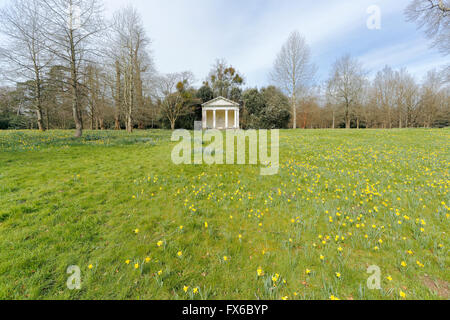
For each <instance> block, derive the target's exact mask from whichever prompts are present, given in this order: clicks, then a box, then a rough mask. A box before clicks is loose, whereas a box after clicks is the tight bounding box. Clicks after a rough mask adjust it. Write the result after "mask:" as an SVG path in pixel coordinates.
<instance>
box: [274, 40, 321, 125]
mask: <svg viewBox="0 0 450 320" xmlns="http://www.w3.org/2000/svg"><path fill="white" fill-rule="evenodd" d="M315 72H316V68H315V66H314V65H313V64H312V63H311V49H310V48H309V46H308V44H307V43H306V40H305V38H304V37H303V36H301V35H300V33H299V32H298V31H294V32H292V33H291V35H290V36H289V38H288V40H287V41H286V42H285V44H284V45H283V47H282V48H281V51H280V52H279V53H278V56H277V58H276V60H275V63H274V66H273V71H272V73H271V74H270V77H271V79H272V81H273V82H274V83H275V84H277V85H278V86H279V87H280V88H281V89H282V90H283V91H284V92H285V93H286V94H287V95H289V97H290V99H291V105H292V118H293V128H294V129H296V128H297V102H298V98H300V96H301V95H302V92H304V91H305V89H306V88H307V86H308V85H309V83H310V81H311V80H312V79H313V77H314V74H315Z"/></svg>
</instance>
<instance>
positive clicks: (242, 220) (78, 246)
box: [0, 130, 450, 299]
mask: <svg viewBox="0 0 450 320" xmlns="http://www.w3.org/2000/svg"><path fill="white" fill-rule="evenodd" d="M70 136H71V132H60V131H56V132H50V133H45V134H40V133H36V132H33V133H31V132H0V148H1V151H0V298H2V299H10V298H18V299H31V298H33V299H92V298H96V299H124V298H125V299H184V298H199V299H201V298H203V299H257V298H262V299H279V298H282V297H289V298H290V299H295V298H298V299H303V298H304V299H328V298H329V297H330V296H331V295H334V296H337V297H339V298H341V299H398V298H400V292H404V293H406V295H407V298H419V299H430V298H448V296H446V292H445V287H446V286H447V287H448V282H450V274H449V272H448V267H449V257H448V247H449V245H450V243H449V239H448V232H449V227H448V226H449V219H448V214H449V209H448V206H449V205H450V203H449V202H450V201H449V195H448V186H449V176H450V175H449V167H450V162H449V161H450V159H449V151H448V150H449V147H450V143H449V141H450V140H449V137H450V131H448V130H441V131H430V130H403V131H402V130H394V131H351V132H347V131H297V132H293V131H283V132H282V134H281V163H282V168H281V172H280V175H277V176H272V177H262V176H260V175H259V169H258V167H255V166H212V167H208V166H175V165H173V164H172V163H171V160H170V154H171V150H172V147H173V144H171V143H169V140H170V132H165V131H150V132H137V133H135V134H133V135H132V136H128V135H127V134H125V133H115V132H101V133H94V132H88V133H87V135H86V136H85V138H84V139H83V141H81V142H80V141H77V140H74V139H72V138H70ZM330 217H331V218H332V222H330ZM417 219H419V220H417ZM422 220H423V222H422ZM398 221H401V223H402V224H401V225H400V224H399V223H398ZM205 222H207V223H208V228H205ZM423 223H425V224H423ZM180 226H183V228H182V229H180ZM421 228H423V229H424V230H423V232H422V231H421V230H420V229H421ZM136 229H139V232H138V233H136V232H135V230H136ZM446 233H447V234H446ZM366 235H367V238H366ZM240 236H241V238H240ZM319 236H321V238H322V239H319ZM336 236H339V240H338V241H336ZM327 238H328V240H327ZM380 239H381V240H382V241H383V242H382V243H380V242H379V240H380ZM324 240H325V243H323V242H322V241H324ZM158 241H162V242H163V245H162V246H161V247H158V246H157V242H158ZM375 247H378V250H376V249H375ZM339 248H341V249H342V251H339ZM408 250H412V251H413V254H412V255H410V254H408V253H407V251H408ZM180 251H181V252H182V253H183V254H182V256H181V257H179V256H178V252H180ZM321 255H323V256H324V260H323V261H322V260H320V256H321ZM147 257H149V258H151V261H150V262H146V261H145V258H147ZM224 257H227V261H225V260H224ZM126 260H130V263H129V264H126V263H125V261H126ZM402 261H404V262H406V263H407V267H402V266H401V262H402ZM417 261H418V262H419V263H420V264H423V265H424V267H421V266H419V265H418V264H417ZM135 264H138V265H139V266H138V269H135ZM69 265H78V266H80V267H81V270H82V290H80V291H70V290H68V289H67V288H66V280H67V277H68V275H67V274H66V269H67V267H68V266H69ZM89 265H92V267H93V268H92V269H89V268H88V266H89ZM369 265H378V266H379V267H380V268H381V270H382V287H383V289H382V290H380V291H377V290H375V291H373V290H368V289H367V288H366V285H365V284H366V281H367V278H368V275H367V273H366V269H367V267H368V266H369ZM259 267H260V268H261V269H262V270H263V273H264V274H263V275H261V276H258V275H257V269H258V268H259ZM306 270H310V271H311V273H310V274H306ZM159 271H161V272H160V274H158V273H159ZM336 273H340V274H341V277H340V278H338V277H337V276H336ZM276 274H278V275H279V279H278V280H277V281H276V286H274V283H273V280H276V278H277V277H275V279H272V277H273V276H275V275H276ZM426 275H428V276H426ZM388 276H391V277H392V281H389V280H388V279H386V277H388ZM430 279H431V280H430ZM433 283H434V284H433ZM184 286H189V289H188V291H187V293H185V292H184V290H183V287H184ZM197 287H198V288H199V293H198V294H194V293H193V292H192V289H193V288H197ZM447 294H448V291H447Z"/></svg>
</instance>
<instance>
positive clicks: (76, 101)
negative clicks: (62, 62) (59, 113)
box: [70, 31, 83, 138]
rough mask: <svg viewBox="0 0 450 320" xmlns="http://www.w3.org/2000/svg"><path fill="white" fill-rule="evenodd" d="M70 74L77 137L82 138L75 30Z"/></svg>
mask: <svg viewBox="0 0 450 320" xmlns="http://www.w3.org/2000/svg"><path fill="white" fill-rule="evenodd" d="M70 57H71V59H70V75H71V87H72V113H73V120H74V121H75V129H76V130H75V137H76V138H81V136H82V135H83V120H82V118H81V112H80V106H79V97H78V95H79V94H78V90H79V88H78V73H77V61H76V56H75V45H74V40H73V32H72V31H71V32H70Z"/></svg>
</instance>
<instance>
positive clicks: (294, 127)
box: [292, 93, 297, 130]
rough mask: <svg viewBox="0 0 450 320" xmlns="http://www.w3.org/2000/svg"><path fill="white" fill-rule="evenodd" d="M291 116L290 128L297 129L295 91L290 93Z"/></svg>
mask: <svg viewBox="0 0 450 320" xmlns="http://www.w3.org/2000/svg"><path fill="white" fill-rule="evenodd" d="M292 118H293V125H292V128H293V129H294V130H295V129H297V98H296V97H295V93H294V94H292Z"/></svg>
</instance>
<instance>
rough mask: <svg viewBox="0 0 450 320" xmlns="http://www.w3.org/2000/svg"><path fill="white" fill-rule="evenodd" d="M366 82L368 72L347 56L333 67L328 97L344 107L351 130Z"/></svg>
mask: <svg viewBox="0 0 450 320" xmlns="http://www.w3.org/2000/svg"><path fill="white" fill-rule="evenodd" d="M365 81H366V72H365V71H364V69H363V68H362V66H361V64H360V63H359V61H358V60H356V59H353V58H352V57H351V56H350V55H345V56H343V57H342V58H340V59H339V60H337V61H336V62H335V64H334V66H333V69H332V72H331V76H330V79H329V80H328V84H327V94H328V96H329V97H330V98H331V99H332V100H333V101H334V102H335V103H336V104H338V105H342V106H343V107H344V118H345V127H346V128H347V129H350V125H351V115H352V112H353V108H354V107H355V106H356V105H357V104H358V102H359V100H360V97H361V94H362V92H363V87H364V83H365Z"/></svg>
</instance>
